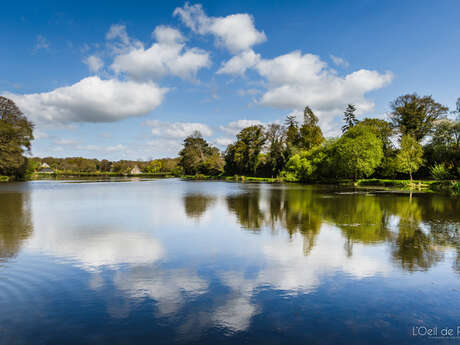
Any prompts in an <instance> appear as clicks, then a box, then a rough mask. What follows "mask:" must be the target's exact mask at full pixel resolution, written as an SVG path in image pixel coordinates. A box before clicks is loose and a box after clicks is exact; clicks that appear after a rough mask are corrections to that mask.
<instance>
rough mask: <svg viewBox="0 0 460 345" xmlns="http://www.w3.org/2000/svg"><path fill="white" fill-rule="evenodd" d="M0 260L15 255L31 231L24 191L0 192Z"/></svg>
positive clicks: (31, 226) (30, 219) (30, 217)
mask: <svg viewBox="0 0 460 345" xmlns="http://www.w3.org/2000/svg"><path fill="white" fill-rule="evenodd" d="M0 205H1V207H0V261H2V260H5V259H8V258H11V257H13V256H15V255H16V254H17V253H18V252H19V250H20V249H21V246H22V243H23V242H24V241H25V240H26V239H27V238H29V236H30V235H31V234H32V232H33V225H32V216H31V211H30V202H29V199H28V196H27V194H24V193H16V192H15V193H0Z"/></svg>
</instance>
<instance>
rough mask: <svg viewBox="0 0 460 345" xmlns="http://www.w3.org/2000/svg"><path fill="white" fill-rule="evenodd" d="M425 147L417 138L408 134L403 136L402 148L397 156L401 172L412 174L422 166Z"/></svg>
mask: <svg viewBox="0 0 460 345" xmlns="http://www.w3.org/2000/svg"><path fill="white" fill-rule="evenodd" d="M422 157H423V148H422V146H421V145H420V144H419V143H418V142H417V140H415V138H414V137H413V136H412V135H410V134H406V135H403V137H402V138H401V149H400V151H399V153H398V155H397V156H396V165H397V169H398V171H400V172H403V173H406V174H409V176H410V179H411V181H412V175H413V174H414V173H415V172H416V171H417V170H418V169H419V168H420V166H421V165H422V163H423V158H422Z"/></svg>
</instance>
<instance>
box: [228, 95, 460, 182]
mask: <svg viewBox="0 0 460 345" xmlns="http://www.w3.org/2000/svg"><path fill="white" fill-rule="evenodd" d="M392 109H393V112H392V113H391V115H390V120H391V122H389V121H386V120H383V119H377V118H365V119H364V120H362V121H358V120H357V119H356V116H355V112H356V110H357V109H356V107H355V106H353V105H351V104H349V105H348V106H347V108H346V110H345V112H344V122H345V124H344V126H343V127H342V130H343V134H342V136H341V137H339V138H332V139H329V140H325V139H324V137H323V134H322V131H321V128H320V127H319V125H318V118H317V116H316V115H315V114H314V113H313V111H312V110H311V109H310V107H308V106H307V107H306V108H305V110H304V120H303V123H302V124H299V123H298V121H297V120H296V118H295V117H294V116H293V115H290V116H288V117H287V118H286V121H285V124H284V126H282V125H279V124H270V125H267V126H266V127H265V128H262V127H261V126H251V127H248V128H245V129H243V130H242V131H241V132H240V133H239V134H238V135H237V140H236V141H235V142H234V143H233V144H231V145H229V146H228V148H227V150H226V153H225V172H226V174H227V175H233V174H238V175H251V176H260V177H277V176H280V177H282V178H283V179H285V180H288V181H333V180H337V179H344V178H346V179H353V180H357V179H358V178H362V177H372V178H380V179H381V178H391V179H394V178H407V177H409V178H410V179H412V178H413V175H417V176H416V177H418V178H431V177H433V178H434V177H435V174H436V177H435V178H439V176H441V175H442V176H443V179H445V178H447V177H449V178H453V179H455V178H458V177H459V173H460V99H459V100H458V101H457V109H456V110H455V111H453V113H455V114H457V115H458V117H457V120H453V119H449V118H448V117H447V114H448V112H447V111H448V109H447V107H445V106H442V105H441V104H439V103H437V102H435V101H434V100H433V99H432V97H431V96H424V97H419V96H417V95H416V94H411V95H404V96H400V97H398V98H397V99H396V100H395V101H394V102H393V103H392ZM264 133H265V134H264ZM422 140H423V142H424V146H422V145H421V144H420V143H421V142H422ZM435 165H436V167H434V166H435ZM441 166H442V169H444V170H445V173H442V174H441V171H440V169H441V168H440V167H441Z"/></svg>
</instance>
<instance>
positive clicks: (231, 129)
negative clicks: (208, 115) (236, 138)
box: [219, 120, 262, 135]
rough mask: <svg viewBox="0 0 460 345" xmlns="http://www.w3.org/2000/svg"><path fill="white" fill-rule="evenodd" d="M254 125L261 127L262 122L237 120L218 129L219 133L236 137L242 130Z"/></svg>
mask: <svg viewBox="0 0 460 345" xmlns="http://www.w3.org/2000/svg"><path fill="white" fill-rule="evenodd" d="M254 125H262V122H260V121H259V120H237V121H232V122H229V123H228V124H227V125H225V126H220V127H219V128H220V130H221V131H223V132H225V133H227V134H230V135H236V134H238V133H239V132H240V131H241V130H242V129H243V128H246V127H249V126H254Z"/></svg>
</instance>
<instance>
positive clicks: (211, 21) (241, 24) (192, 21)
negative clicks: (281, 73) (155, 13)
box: [174, 3, 267, 54]
mask: <svg viewBox="0 0 460 345" xmlns="http://www.w3.org/2000/svg"><path fill="white" fill-rule="evenodd" d="M174 15H175V16H179V17H180V19H181V20H182V22H183V23H184V24H185V25H186V26H188V27H189V28H190V29H191V30H193V31H195V32H197V33H199V34H201V35H205V34H211V35H213V36H214V37H215V38H216V40H217V43H218V44H219V45H223V46H224V47H226V48H227V49H228V50H229V51H230V52H232V53H235V54H236V53H238V52H240V51H245V50H248V49H250V48H251V47H252V46H253V45H255V44H258V43H262V42H264V41H265V40H266V39H267V38H266V36H265V33H264V32H263V31H258V30H257V29H256V28H255V26H254V19H253V17H252V16H251V15H249V14H247V13H238V14H232V15H228V16H226V17H208V16H207V15H206V13H204V11H203V7H202V6H201V5H200V4H196V5H190V4H188V3H186V4H185V5H184V7H178V8H176V9H175V10H174Z"/></svg>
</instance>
